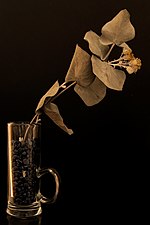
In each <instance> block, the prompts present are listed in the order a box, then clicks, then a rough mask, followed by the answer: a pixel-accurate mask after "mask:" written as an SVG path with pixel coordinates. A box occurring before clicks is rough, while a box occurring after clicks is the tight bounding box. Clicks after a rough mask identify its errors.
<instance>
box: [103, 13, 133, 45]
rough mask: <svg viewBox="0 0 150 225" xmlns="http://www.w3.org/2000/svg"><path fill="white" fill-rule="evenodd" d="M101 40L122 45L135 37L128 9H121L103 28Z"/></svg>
mask: <svg viewBox="0 0 150 225" xmlns="http://www.w3.org/2000/svg"><path fill="white" fill-rule="evenodd" d="M101 33H102V35H101V36H100V40H101V42H102V43H103V44H104V45H109V44H112V43H114V44H116V45H120V44H122V43H123V42H127V41H129V40H131V39H133V38H134V37H135V29H134V27H133V25H132V24H131V22H130V14H129V12H128V11H127V10H126V9H123V10H121V11H120V12H119V13H118V14H117V15H116V16H115V17H114V18H113V19H112V20H111V21H109V22H108V23H106V24H105V25H104V26H103V27H102V29H101Z"/></svg>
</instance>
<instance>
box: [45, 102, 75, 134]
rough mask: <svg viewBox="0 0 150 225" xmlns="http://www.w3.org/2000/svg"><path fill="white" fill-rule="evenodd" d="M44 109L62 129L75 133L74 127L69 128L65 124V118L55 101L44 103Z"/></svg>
mask: <svg viewBox="0 0 150 225" xmlns="http://www.w3.org/2000/svg"><path fill="white" fill-rule="evenodd" d="M43 110H44V112H45V114H46V115H47V116H48V117H49V118H50V119H51V120H52V121H53V122H54V123H55V124H56V125H57V126H59V127H60V128H61V129H62V130H64V131H65V132H67V133H68V134H69V135H71V134H73V131H72V129H68V127H67V126H66V125H65V124H64V122H63V118H62V117H61V115H60V112H59V109H58V107H57V105H56V104H54V103H51V102H49V103H47V104H46V105H44V107H43Z"/></svg>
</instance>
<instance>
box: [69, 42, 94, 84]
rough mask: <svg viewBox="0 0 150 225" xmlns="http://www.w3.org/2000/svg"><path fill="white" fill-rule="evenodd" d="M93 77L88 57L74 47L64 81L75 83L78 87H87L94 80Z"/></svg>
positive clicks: (77, 47) (81, 50)
mask: <svg viewBox="0 0 150 225" xmlns="http://www.w3.org/2000/svg"><path fill="white" fill-rule="evenodd" d="M94 77H95V75H94V74H93V72H92V65H91V58H90V55H89V54H88V53H87V52H86V51H84V50H83V49H82V48H80V47H79V46H78V45H76V49H75V53H74V55H73V58H72V61H71V64H70V67H69V70H68V72H67V75H66V77H65V81H66V82H68V81H76V82H77V83H78V84H79V85H82V86H88V85H89V84H90V83H91V82H92V81H93V80H94Z"/></svg>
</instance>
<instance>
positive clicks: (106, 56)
mask: <svg viewBox="0 0 150 225" xmlns="http://www.w3.org/2000/svg"><path fill="white" fill-rule="evenodd" d="M114 46H115V44H114V43H113V44H112V45H111V47H110V49H109V51H108V52H107V54H106V55H105V57H104V58H103V61H106V59H107V58H108V56H109V55H110V53H111V51H112V50H113V48H114Z"/></svg>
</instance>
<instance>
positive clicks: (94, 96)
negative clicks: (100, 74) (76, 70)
mask: <svg viewBox="0 0 150 225" xmlns="http://www.w3.org/2000/svg"><path fill="white" fill-rule="evenodd" d="M74 90H75V92H76V93H77V94H78V95H79V96H80V98H81V99H82V100H83V101H84V103H85V104H86V105H87V106H93V105H95V104H97V103H99V102H100V101H101V100H102V99H103V98H104V97H105V95H106V86H105V85H104V84H103V83H102V82H101V81H100V80H99V79H98V78H97V77H95V79H94V81H93V82H92V84H90V85H89V86H87V87H83V86H80V85H78V84H76V85H75V87H74Z"/></svg>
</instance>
